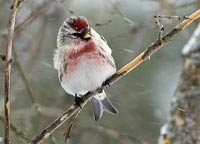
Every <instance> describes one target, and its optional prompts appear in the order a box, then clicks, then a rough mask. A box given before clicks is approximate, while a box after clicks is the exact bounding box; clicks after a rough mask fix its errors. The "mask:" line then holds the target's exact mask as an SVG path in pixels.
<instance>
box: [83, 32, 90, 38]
mask: <svg viewBox="0 0 200 144" xmlns="http://www.w3.org/2000/svg"><path fill="white" fill-rule="evenodd" d="M90 37H91V34H90V33H88V32H87V33H85V34H84V36H83V38H84V39H88V38H90Z"/></svg>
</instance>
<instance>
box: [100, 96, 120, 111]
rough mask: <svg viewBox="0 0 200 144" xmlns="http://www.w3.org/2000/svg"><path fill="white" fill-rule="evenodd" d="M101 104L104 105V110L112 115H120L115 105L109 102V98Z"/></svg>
mask: <svg viewBox="0 0 200 144" xmlns="http://www.w3.org/2000/svg"><path fill="white" fill-rule="evenodd" d="M101 103H102V104H103V108H104V109H105V110H106V111H107V112H110V113H114V114H116V113H118V111H117V109H116V108H115V107H114V105H113V104H112V103H111V102H110V101H109V99H108V98H107V97H105V99H103V100H101Z"/></svg>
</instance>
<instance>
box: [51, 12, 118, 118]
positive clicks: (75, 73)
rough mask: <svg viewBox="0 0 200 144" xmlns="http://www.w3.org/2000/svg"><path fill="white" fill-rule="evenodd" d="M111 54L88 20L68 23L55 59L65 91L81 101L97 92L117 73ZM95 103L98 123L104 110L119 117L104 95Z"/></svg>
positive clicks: (100, 95)
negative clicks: (85, 96)
mask: <svg viewBox="0 0 200 144" xmlns="http://www.w3.org/2000/svg"><path fill="white" fill-rule="evenodd" d="M111 53H112V51H111V49H110V47H109V46H108V45H107V42H106V41H105V40H104V38H103V37H101V36H100V35H99V34H98V33H97V32H96V31H94V30H93V29H92V28H91V27H90V25H89V24H88V22H87V20H86V19H85V18H84V17H76V16H71V17H70V18H68V19H66V20H65V21H64V23H63V24H62V25H61V27H60V29H59V32H58V36H57V49H56V50H55V55H54V68H55V69H57V70H58V76H59V81H60V83H61V86H62V87H63V89H64V90H65V91H66V92H67V93H69V94H71V95H74V96H78V97H79V98H80V99H81V96H82V95H84V94H85V93H87V92H88V91H93V90H95V89H97V88H98V87H99V86H101V85H102V83H104V82H105V81H106V80H107V78H109V77H110V76H111V75H113V74H114V73H115V72H116V67H115V62H114V59H113V57H112V56H111ZM75 101H76V100H75ZM91 101H92V105H93V112H94V118H95V120H96V121H98V120H99V119H100V118H101V117H102V114H103V111H104V110H106V111H107V112H110V113H117V109H116V108H115V107H114V106H113V104H112V103H110V101H109V100H108V98H107V97H106V94H105V92H104V91H102V92H101V93H99V94H97V95H95V96H94V97H93V98H92V100H91Z"/></svg>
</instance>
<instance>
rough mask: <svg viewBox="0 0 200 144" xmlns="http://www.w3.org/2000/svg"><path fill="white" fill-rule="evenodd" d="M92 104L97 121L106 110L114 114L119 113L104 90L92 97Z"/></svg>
mask: <svg viewBox="0 0 200 144" xmlns="http://www.w3.org/2000/svg"><path fill="white" fill-rule="evenodd" d="M92 106H93V111H94V119H95V120H96V121H98V120H99V119H100V118H101V117H102V114H103V111H104V110H105V111H107V112H109V113H112V114H116V113H118V111H117V109H116V108H115V107H114V105H113V104H112V103H111V102H110V101H109V99H108V98H107V97H106V94H105V92H104V91H103V92H102V93H100V94H98V95H96V96H94V98H92Z"/></svg>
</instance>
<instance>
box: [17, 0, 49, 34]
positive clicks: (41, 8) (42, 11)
mask: <svg viewBox="0 0 200 144" xmlns="http://www.w3.org/2000/svg"><path fill="white" fill-rule="evenodd" d="M50 2H51V1H50V0H48V1H45V2H44V3H43V4H42V5H41V6H39V7H38V8H37V9H36V10H34V11H33V12H32V13H31V14H30V16H29V17H27V18H26V19H25V20H24V21H23V22H22V23H21V24H19V25H18V26H16V28H15V33H19V32H21V31H22V30H23V29H24V28H25V27H27V26H28V25H30V24H31V23H32V22H33V21H34V20H35V19H36V18H38V17H40V16H41V15H44V14H45V12H46V9H47V8H48V6H49V4H50Z"/></svg>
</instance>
